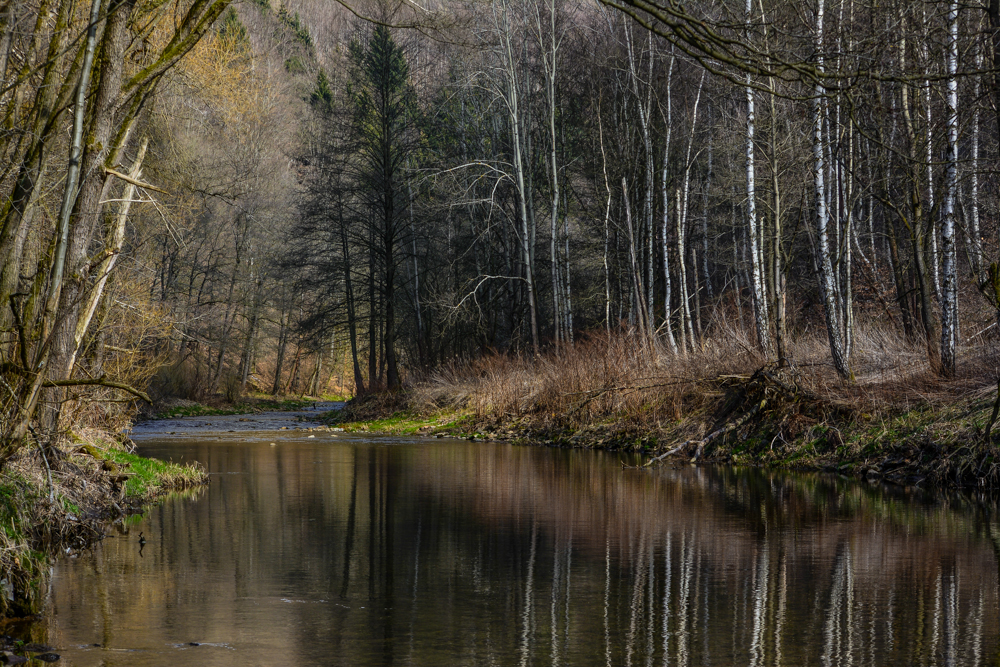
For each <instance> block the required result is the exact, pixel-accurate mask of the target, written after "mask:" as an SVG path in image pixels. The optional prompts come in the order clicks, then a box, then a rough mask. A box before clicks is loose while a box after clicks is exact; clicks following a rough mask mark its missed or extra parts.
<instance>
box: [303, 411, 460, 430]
mask: <svg viewBox="0 0 1000 667" xmlns="http://www.w3.org/2000/svg"><path fill="white" fill-rule="evenodd" d="M342 417H343V415H342V413H341V412H340V411H339V410H332V411H330V412H328V413H326V414H325V415H324V416H323V420H324V421H327V422H328V423H331V424H335V425H337V426H339V427H341V428H343V429H344V430H345V431H347V432H349V433H354V432H368V433H387V434H391V435H413V434H416V433H431V434H434V433H448V434H450V435H465V433H464V432H463V427H464V426H466V425H468V424H470V423H471V416H470V415H466V414H461V413H457V412H455V411H454V410H443V411H438V412H433V413H431V414H423V415H422V414H417V413H415V412H411V411H408V410H407V411H402V412H396V413H394V414H393V415H392V416H390V417H386V418H384V419H372V420H369V421H342V420H341V418H342Z"/></svg>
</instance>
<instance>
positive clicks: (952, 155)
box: [941, 0, 958, 377]
mask: <svg viewBox="0 0 1000 667" xmlns="http://www.w3.org/2000/svg"><path fill="white" fill-rule="evenodd" d="M947 58H948V94H947V103H948V118H947V124H948V165H947V174H946V188H947V189H946V191H945V200H944V217H943V222H944V224H943V225H942V228H941V249H942V254H943V255H944V257H943V269H944V276H943V278H944V280H943V284H942V290H943V291H942V295H941V296H942V298H941V368H942V370H943V371H944V374H945V375H946V376H948V377H951V376H953V375H955V353H956V347H957V340H956V338H957V332H958V270H957V266H956V260H957V256H956V252H955V194H956V192H957V190H958V78H957V73H958V0H952V2H951V4H950V6H949V8H948V56H947Z"/></svg>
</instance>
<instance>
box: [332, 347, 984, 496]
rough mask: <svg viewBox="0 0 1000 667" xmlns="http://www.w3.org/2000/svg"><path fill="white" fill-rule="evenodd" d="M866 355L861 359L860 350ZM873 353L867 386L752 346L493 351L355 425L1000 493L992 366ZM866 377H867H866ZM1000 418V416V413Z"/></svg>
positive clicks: (347, 425)
mask: <svg viewBox="0 0 1000 667" xmlns="http://www.w3.org/2000/svg"><path fill="white" fill-rule="evenodd" d="M859 356H860V355H859ZM901 357H902V355H901V354H900V353H899V352H898V351H896V354H895V356H893V357H891V360H892V361H893V362H894V363H895V368H890V367H887V364H886V363H881V364H880V365H879V366H878V367H876V364H875V361H877V360H878V359H877V357H874V356H873V357H870V358H868V359H865V358H863V360H864V361H865V362H866V363H865V364H864V365H862V364H859V365H858V368H859V371H858V381H856V382H854V383H841V382H839V381H837V380H836V378H835V376H833V374H832V369H829V368H827V367H826V366H825V365H820V364H815V365H814V364H811V363H810V364H802V365H788V366H784V367H778V366H777V365H775V364H765V363H763V362H762V361H761V360H760V359H759V358H757V357H756V356H755V355H754V354H753V353H750V352H748V353H745V354H742V355H740V356H735V355H734V356H731V357H727V356H726V355H725V354H723V353H721V352H715V353H713V352H711V351H709V352H707V353H705V352H703V353H701V354H699V355H694V354H692V355H689V357H687V358H685V359H678V360H676V361H672V362H670V363H669V365H667V364H664V363H663V360H662V358H659V359H650V358H649V355H643V354H641V353H636V352H635V346H631V347H629V346H627V345H622V344H620V343H618V342H616V341H614V340H613V341H611V342H610V343H608V342H606V341H605V342H603V343H601V344H599V345H595V344H593V343H592V344H590V345H589V347H588V346H587V345H582V346H578V349H575V350H572V351H568V352H565V353H564V354H562V355H560V356H558V357H556V356H553V357H550V358H543V359H538V360H527V359H510V358H500V357H495V358H492V359H485V360H480V361H476V362H472V363H469V364H466V365H465V366H462V367H457V368H451V369H449V370H448V371H447V372H446V373H439V374H437V375H436V376H434V377H432V378H429V379H427V380H424V381H423V382H421V383H419V384H417V385H415V386H413V387H412V388H410V389H408V390H407V391H404V392H400V393H397V394H393V395H376V396H366V397H363V398H359V399H355V400H354V401H351V402H348V403H347V405H346V406H345V408H344V410H342V411H340V412H337V413H331V414H330V415H328V418H327V421H328V422H329V423H331V424H335V425H336V426H338V427H341V428H344V429H345V430H347V431H370V432H383V433H420V434H425V435H452V436H459V437H465V438H471V439H487V440H501V441H508V442H515V443H522V444H538V445H548V446H562V447H587V448H600V449H609V450H623V451H630V452H642V453H644V454H647V455H649V457H650V458H649V464H650V465H662V464H668V463H671V462H681V461H683V462H688V461H695V462H717V463H730V464H736V465H753V466H770V467H776V468H785V469H797V470H826V471H835V472H838V473H841V474H844V475H849V476H854V477H858V478H864V479H871V480H884V481H888V482H893V483H897V484H902V485H927V486H931V485H933V486H942V487H979V488H998V487H1000V467H998V463H1000V452H998V450H997V447H996V440H997V435H998V434H1000V425H998V427H997V428H996V429H994V433H992V434H991V436H990V437H988V436H987V432H988V431H989V424H990V421H991V418H995V415H994V414H993V413H994V407H995V404H996V401H997V385H996V380H995V379H994V378H993V377H992V376H990V375H989V374H988V372H987V371H986V370H985V369H988V368H992V367H993V366H992V365H991V364H992V360H988V359H982V358H978V359H968V358H967V359H966V360H965V362H964V363H963V364H962V365H961V366H960V373H959V374H958V375H957V376H956V377H955V378H952V379H947V380H945V379H942V378H940V377H937V376H935V375H933V374H932V373H931V372H930V371H929V370H928V369H927V368H924V367H923V366H922V365H921V364H920V363H919V357H917V360H916V361H914V362H912V363H909V364H902V363H900V358H901ZM862 371H864V372H862ZM997 421H1000V420H997Z"/></svg>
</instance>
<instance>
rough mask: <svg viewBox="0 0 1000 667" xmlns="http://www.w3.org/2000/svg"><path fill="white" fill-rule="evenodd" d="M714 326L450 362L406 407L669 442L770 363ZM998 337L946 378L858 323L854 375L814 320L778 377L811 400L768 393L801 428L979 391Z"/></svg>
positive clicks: (522, 427) (725, 404) (716, 414)
mask: <svg viewBox="0 0 1000 667" xmlns="http://www.w3.org/2000/svg"><path fill="white" fill-rule="evenodd" d="M713 329H714V335H713V336H712V337H711V338H707V339H705V340H704V341H702V342H701V344H700V345H699V346H698V348H697V349H696V350H693V351H690V352H688V353H687V354H674V353H672V352H671V351H670V350H668V349H666V348H665V346H664V344H663V343H661V342H658V343H656V344H654V345H652V346H650V345H649V344H646V343H644V341H643V340H642V339H641V338H640V337H639V336H637V335H635V334H630V333H627V332H624V333H618V334H613V335H611V336H607V335H604V334H603V333H600V334H591V335H589V336H587V337H586V338H585V339H584V340H582V341H579V342H577V343H576V344H575V345H573V346H571V347H568V348H564V349H563V350H562V351H561V352H560V353H559V354H555V353H552V354H548V355H546V356H543V357H541V358H538V359H534V358H531V357H528V356H524V355H520V356H513V355H492V356H488V357H484V358H480V359H476V360H473V361H469V362H465V363H453V364H450V365H448V366H446V367H444V368H441V369H439V370H437V371H435V372H433V373H432V374H430V375H428V376H427V377H425V378H423V379H422V380H421V381H420V382H418V383H416V384H415V387H414V390H413V391H412V392H410V394H409V395H408V401H409V403H408V405H407V407H408V408H410V409H414V410H416V411H418V412H423V413H426V412H428V411H431V410H433V409H439V408H443V407H452V408H457V409H463V410H466V411H469V412H471V413H472V415H473V417H474V422H475V425H476V428H477V429H478V430H487V431H492V432H506V433H507V434H508V435H509V434H510V432H511V431H521V432H525V433H526V434H527V435H529V436H530V435H532V432H534V433H535V434H536V435H537V434H538V433H539V432H546V433H548V434H549V435H551V434H553V433H574V432H575V433H579V432H581V431H584V430H588V429H589V430H595V429H596V430H603V431H605V432H610V433H611V434H612V439H622V436H625V437H626V438H632V437H633V436H637V438H636V439H635V442H639V441H640V440H642V439H644V438H645V435H647V434H652V438H651V440H652V441H658V442H661V443H662V442H664V441H669V440H671V439H674V440H676V439H679V438H685V437H702V436H703V435H704V434H705V433H707V432H708V431H709V429H711V428H713V427H718V425H719V423H720V421H723V420H725V419H728V418H731V416H732V415H738V414H739V413H740V409H741V408H740V406H739V405H734V404H733V401H734V400H737V401H738V400H740V399H741V397H746V398H749V396H750V394H748V393H747V392H746V391H743V390H742V387H744V386H745V384H746V383H747V382H748V381H749V379H750V377H751V376H752V375H753V374H754V372H755V371H757V370H758V369H760V368H762V367H763V366H764V365H765V360H764V358H763V357H762V356H761V355H760V354H759V353H758V352H757V351H756V349H755V344H754V340H753V337H752V334H748V332H747V331H746V330H745V329H744V328H742V327H740V326H739V325H738V324H733V323H732V322H726V321H721V322H717V323H715V326H714V327H713ZM995 348H996V345H995V344H994V343H992V342H989V343H981V344H980V345H978V346H969V347H966V348H963V349H962V350H961V354H960V360H961V361H960V364H959V372H958V374H957V376H956V377H955V378H952V379H944V378H941V377H939V376H937V375H936V374H934V373H933V372H932V371H931V369H930V366H929V364H928V361H927V354H926V351H925V349H924V347H923V345H922V344H921V343H914V342H911V341H907V340H906V339H905V338H904V337H903V336H902V335H899V334H897V333H895V332H894V331H892V330H890V329H887V328H884V327H881V326H879V324H878V323H877V322H866V323H860V324H858V325H857V327H856V332H855V344H854V355H853V368H854V370H855V375H856V381H855V382H854V383H847V382H844V381H842V380H840V379H839V378H838V377H837V375H836V373H835V372H834V368H833V365H832V363H831V361H830V356H829V347H828V342H827V339H826V332H825V330H823V329H819V330H814V331H812V332H806V333H804V334H801V335H799V336H797V337H796V338H795V339H794V340H793V342H792V345H791V350H790V352H791V354H790V358H791V360H792V365H791V367H790V368H788V369H784V370H783V371H782V377H784V378H786V379H788V381H789V382H791V383H792V384H794V387H795V391H796V397H795V398H793V399H791V402H799V403H809V404H810V405H808V406H806V407H805V409H801V408H800V407H795V408H794V409H791V410H789V409H788V403H789V399H788V398H787V397H786V398H785V399H782V401H781V402H782V403H783V404H784V407H778V406H777V405H775V401H772V406H773V407H772V409H778V410H783V409H784V410H786V412H788V414H782V415H777V416H775V415H771V418H772V419H774V418H776V419H777V420H778V421H779V422H780V424H781V428H782V429H785V430H786V431H787V433H788V435H789V436H790V437H797V436H798V435H800V434H801V433H802V432H804V430H805V429H807V428H810V427H811V426H813V425H815V424H817V423H820V422H822V421H824V420H825V419H827V418H828V417H834V416H836V418H837V419H841V420H843V419H845V418H847V419H850V420H853V419H855V418H857V419H872V418H879V417H887V416H890V415H893V414H898V413H900V412H905V411H907V410H910V409H912V408H914V407H919V406H928V407H931V408H934V407H941V406H944V405H948V404H950V403H954V402H956V401H960V400H963V399H972V398H976V397H979V398H982V397H985V396H986V395H987V394H989V393H990V392H991V391H992V389H993V388H995V384H996V377H997V375H996V369H997V367H998V365H1000V364H998V363H997V360H998V356H997V353H996V349H995ZM734 396H735V399H734ZM394 400H395V401H396V402H397V403H398V401H399V399H398V398H397V399H394ZM382 407H383V408H392V407H393V406H388V405H387V406H382ZM386 412H387V411H385V410H383V412H381V414H378V409H377V407H376V406H375V405H374V404H371V409H370V410H369V411H368V413H370V414H367V416H366V417H364V418H367V419H371V418H374V417H376V416H386ZM845 416H846V417H845ZM556 439H557V440H560V439H559V438H558V437H557V438H556ZM560 441H561V440H560Z"/></svg>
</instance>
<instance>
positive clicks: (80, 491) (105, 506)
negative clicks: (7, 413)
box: [0, 433, 208, 617]
mask: <svg viewBox="0 0 1000 667" xmlns="http://www.w3.org/2000/svg"><path fill="white" fill-rule="evenodd" d="M73 441H74V442H73V444H72V445H70V446H68V447H67V449H66V450H65V452H64V455H63V458H62V459H61V460H60V461H46V460H45V459H43V457H42V456H41V454H40V452H39V450H38V449H37V448H36V449H28V450H24V451H22V452H21V454H19V455H18V457H17V458H15V459H13V460H12V461H10V462H9V463H8V464H7V466H6V467H5V468H4V470H3V472H2V473H0V616H4V617H12V616H24V615H28V614H31V613H34V612H36V611H37V609H38V605H39V602H40V598H41V596H42V594H43V588H44V585H45V581H44V576H45V573H46V572H47V570H48V565H49V562H50V560H51V558H52V557H53V556H54V555H55V554H56V553H58V552H63V553H72V552H73V551H77V550H80V549H84V548H86V547H88V546H89V545H91V544H93V543H94V542H95V541H97V540H100V539H102V537H103V536H104V534H105V532H106V531H107V530H108V529H109V527H114V526H119V527H123V526H124V525H125V520H126V518H127V517H128V516H129V515H130V514H132V513H135V512H137V511H140V509H141V508H142V506H143V505H144V504H146V503H148V502H150V501H152V500H154V499H155V498H157V497H159V496H161V495H163V494H165V493H168V492H170V491H174V490H181V489H186V488H191V487H194V486H197V485H200V484H204V483H206V482H207V481H208V477H207V475H206V474H205V472H204V470H202V469H201V468H199V467H196V466H191V465H186V466H182V465H178V464H174V463H165V462H163V461H157V460H153V459H146V458H143V457H141V456H137V455H135V454H133V453H131V452H129V451H128V450H127V449H126V448H125V445H123V444H121V443H118V442H115V441H113V440H110V439H107V438H103V437H101V435H100V434H97V433H86V434H83V437H80V436H76V437H74V438H73Z"/></svg>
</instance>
